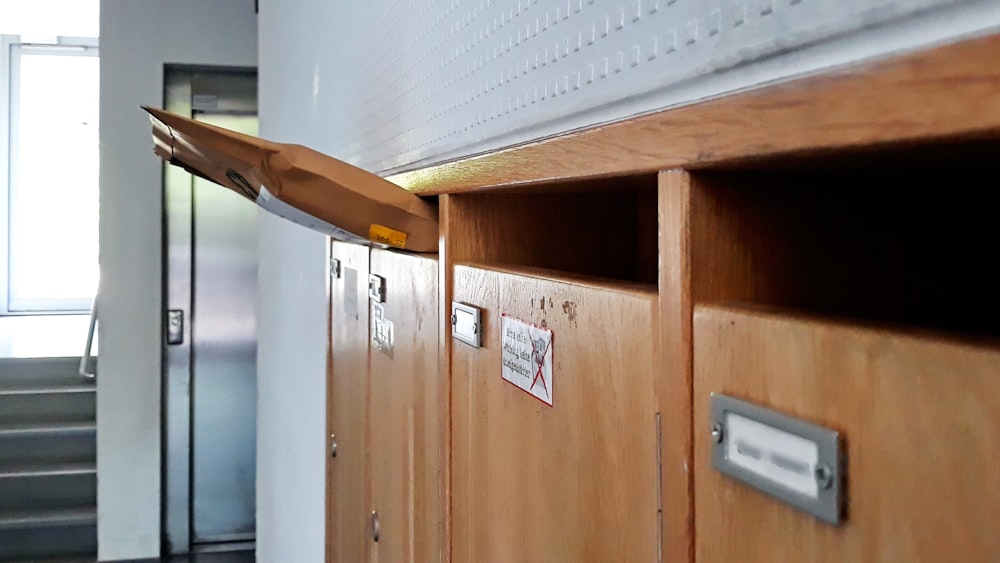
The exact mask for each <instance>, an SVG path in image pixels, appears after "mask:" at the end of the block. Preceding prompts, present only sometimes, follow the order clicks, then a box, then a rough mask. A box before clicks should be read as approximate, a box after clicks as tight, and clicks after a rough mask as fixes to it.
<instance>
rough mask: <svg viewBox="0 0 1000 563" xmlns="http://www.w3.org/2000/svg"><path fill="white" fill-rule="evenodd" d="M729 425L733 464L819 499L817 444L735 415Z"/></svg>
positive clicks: (728, 452) (728, 443)
mask: <svg viewBox="0 0 1000 563" xmlns="http://www.w3.org/2000/svg"><path fill="white" fill-rule="evenodd" d="M725 425H726V427H725V429H724V435H725V437H726V458H727V459H728V460H729V462H730V463H732V464H733V465H736V466H739V467H742V468H743V469H745V470H747V471H750V472H751V473H753V474H754V475H756V476H758V477H760V478H762V479H766V480H768V481H771V482H772V483H774V484H776V485H778V486H780V487H783V488H785V489H788V490H789V491H792V492H795V493H798V494H800V495H804V496H806V497H808V498H811V499H815V498H817V497H818V496H819V485H818V484H817V481H816V477H815V471H816V464H817V463H818V462H819V447H818V446H817V445H816V443H815V442H813V441H811V440H807V439H805V438H802V437H801V436H796V435H795V434H789V433H788V432H785V431H783V430H778V429H777V428H774V427H771V426H768V425H766V424H761V423H759V422H756V421H754V420H750V419H749V418H746V417H743V416H740V415H738V414H735V413H731V412H729V413H726V416H725Z"/></svg>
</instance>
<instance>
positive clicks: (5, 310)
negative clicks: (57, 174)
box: [0, 35, 100, 316]
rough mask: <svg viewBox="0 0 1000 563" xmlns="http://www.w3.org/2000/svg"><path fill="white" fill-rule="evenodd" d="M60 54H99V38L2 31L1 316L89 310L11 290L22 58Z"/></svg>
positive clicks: (84, 302) (84, 303) (87, 303)
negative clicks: (20, 297)
mask: <svg viewBox="0 0 1000 563" xmlns="http://www.w3.org/2000/svg"><path fill="white" fill-rule="evenodd" d="M39 53H45V54H59V55H62V56H80V57H99V56H100V53H99V49H98V40H97V38H92V37H51V38H36V37H29V36H19V35H0V69H3V71H2V72H0V155H3V158H0V316H20V315H63V314H72V315H78V314H86V313H88V312H89V311H90V307H91V304H92V300H93V298H91V299H71V298H63V299H58V298H54V299H24V300H18V301H15V300H14V299H13V298H12V296H11V294H10V276H11V262H10V254H11V253H10V250H11V248H10V244H11V232H10V230H11V215H10V214H11V200H12V197H13V194H14V191H15V190H16V189H17V186H15V185H14V176H15V171H16V166H17V164H16V163H17V158H16V157H17V146H16V144H15V143H14V142H13V140H14V139H16V138H17V135H18V122H17V112H18V109H19V105H18V103H19V99H18V98H19V90H20V59H21V56H22V55H24V54H39Z"/></svg>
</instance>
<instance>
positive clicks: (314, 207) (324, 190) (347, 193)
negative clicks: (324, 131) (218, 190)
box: [143, 106, 438, 252]
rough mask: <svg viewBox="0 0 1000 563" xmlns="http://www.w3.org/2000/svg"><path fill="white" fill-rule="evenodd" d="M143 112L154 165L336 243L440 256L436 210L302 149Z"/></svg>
mask: <svg viewBox="0 0 1000 563" xmlns="http://www.w3.org/2000/svg"><path fill="white" fill-rule="evenodd" d="M143 109H144V110H146V111H147V112H149V114H150V115H151V116H152V117H151V118H150V121H151V122H152V124H153V142H154V149H153V150H154V152H155V153H156V154H157V155H159V156H160V158H162V159H163V160H165V161H167V162H169V163H170V164H174V165H177V166H180V167H182V168H184V169H185V170H187V171H188V172H191V173H192V174H195V175H197V176H201V177H203V178H206V179H208V180H211V181H212V182H215V183H216V184H219V185H220V186H223V187H226V188H229V189H231V190H233V191H235V192H237V193H239V194H240V195H242V196H244V197H246V198H247V199H249V200H251V201H254V202H256V203H257V204H258V205H260V206H261V207H263V208H265V209H267V210H268V211H271V212H273V213H276V214H278V215H281V216H282V217H285V218H286V219H290V220H292V221H294V222H296V223H299V224H301V225H304V226H306V227H310V228H313V229H315V230H318V231H320V232H323V233H325V234H327V235H330V236H332V237H334V238H337V239H340V240H349V241H353V242H372V243H376V244H380V245H384V246H394V247H397V248H404V249H406V250H412V251H414V252H436V251H437V249H438V219H437V217H438V213H437V207H436V206H435V205H434V204H433V203H431V202H428V201H425V200H423V199H421V198H420V197H418V196H416V195H414V194H412V193H410V192H408V191H406V190H404V189H403V188H400V187H399V186H397V185H395V184H393V183H391V182H389V181H387V180H384V179H382V178H380V177H378V176H376V175H374V174H372V173H370V172H367V171H365V170H362V169H360V168H358V167H356V166H352V165H350V164H347V163H346V162H342V161H340V160H337V159H335V158H332V157H329V156H326V155H324V154H322V153H319V152H316V151H314V150H312V149H310V148H307V147H304V146H301V145H292V144H285V143H274V142H271V141H266V140H264V139H260V138H257V137H253V136H250V135H243V134H241V133H236V132H233V131H229V130H227V129H222V128H221V127H216V126H213V125H208V124H206V123H202V122H199V121H195V120H193V119H188V118H186V117H182V116H180V115H176V114H173V113H170V112H167V111H163V110H160V109H156V108H151V107H146V106H143Z"/></svg>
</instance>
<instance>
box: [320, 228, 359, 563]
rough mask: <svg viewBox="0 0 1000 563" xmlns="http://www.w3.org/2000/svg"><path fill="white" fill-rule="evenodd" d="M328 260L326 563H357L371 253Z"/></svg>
mask: <svg viewBox="0 0 1000 563" xmlns="http://www.w3.org/2000/svg"><path fill="white" fill-rule="evenodd" d="M332 256H333V258H334V259H337V260H339V261H340V277H339V278H338V277H333V278H331V290H330V350H331V352H330V362H329V374H328V377H329V379H328V383H327V427H328V428H327V429H328V437H329V439H330V442H331V444H330V448H331V451H330V452H328V454H329V455H328V456H327V533H326V538H327V540H326V548H327V561H331V562H334V563H358V562H359V561H364V560H365V558H366V557H367V555H366V550H367V548H368V545H369V534H368V506H369V502H368V494H367V486H368V477H367V471H368V468H367V455H368V449H367V444H366V440H367V436H366V423H367V417H368V412H367V406H368V355H369V352H368V310H369V309H368V260H369V248H368V247H367V246H359V245H354V244H347V243H343V242H334V243H333V247H332ZM334 444H335V445H334ZM334 447H335V448H336V455H335V456H334V455H333V452H332V449H333V448H334Z"/></svg>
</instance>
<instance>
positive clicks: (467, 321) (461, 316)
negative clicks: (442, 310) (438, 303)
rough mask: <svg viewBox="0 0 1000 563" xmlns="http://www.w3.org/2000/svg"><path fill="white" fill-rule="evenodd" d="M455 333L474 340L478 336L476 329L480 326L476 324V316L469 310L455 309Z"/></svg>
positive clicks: (467, 339)
mask: <svg viewBox="0 0 1000 563" xmlns="http://www.w3.org/2000/svg"><path fill="white" fill-rule="evenodd" d="M454 330H455V333H456V334H458V335H459V336H461V337H462V338H464V339H465V340H466V341H474V340H475V338H476V331H478V330H479V327H478V326H476V316H475V315H474V314H472V313H471V312H469V311H466V310H463V309H455V329H454Z"/></svg>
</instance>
